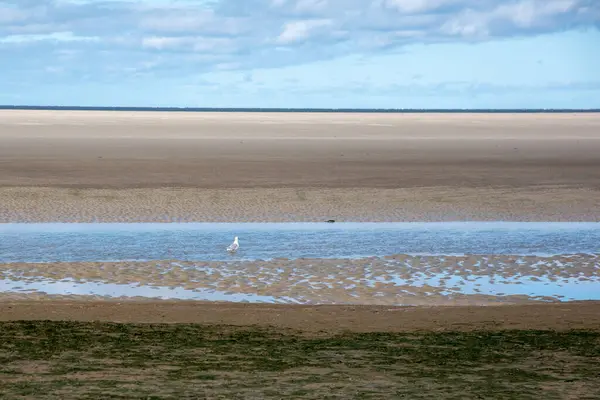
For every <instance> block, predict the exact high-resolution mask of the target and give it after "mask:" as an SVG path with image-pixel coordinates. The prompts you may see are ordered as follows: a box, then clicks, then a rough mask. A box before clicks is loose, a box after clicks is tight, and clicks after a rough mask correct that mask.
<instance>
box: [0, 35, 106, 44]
mask: <svg viewBox="0 0 600 400" xmlns="http://www.w3.org/2000/svg"><path fill="white" fill-rule="evenodd" d="M98 40H99V38H98V37H93V36H76V35H73V33H72V32H53V33H49V34H31V35H8V36H4V37H0V43H27V42H42V41H52V42H94V41H98Z"/></svg>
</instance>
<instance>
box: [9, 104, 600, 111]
mask: <svg viewBox="0 0 600 400" xmlns="http://www.w3.org/2000/svg"><path fill="white" fill-rule="evenodd" d="M0 110H47V111H54V110H56V111H165V112H166V111H171V112H173V111H175V112H299V113H302V112H307V113H308V112H339V113H344V112H353V113H361V112H362V113H411V112H412V113H490V112H493V113H572V112H578V113H600V108H351V107H340V108H324V107H315V108H311V107H306V108H303V107H174V106H171V107H165V106H157V107H152V106H46V105H1V104H0Z"/></svg>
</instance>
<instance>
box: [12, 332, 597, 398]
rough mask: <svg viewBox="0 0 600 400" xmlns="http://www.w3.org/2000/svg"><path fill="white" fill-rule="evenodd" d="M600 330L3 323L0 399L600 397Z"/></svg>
mask: <svg viewBox="0 0 600 400" xmlns="http://www.w3.org/2000/svg"><path fill="white" fill-rule="evenodd" d="M599 377H600V332H596V331H569V332H552V331H501V332H491V331H490V332H487V331H486V332H414V333H345V334H338V335H332V334H327V333H320V334H318V335H307V334H303V333H300V332H294V331H283V330H274V329H267V328H260V327H244V328H241V327H232V326H214V325H210V326H207V325H198V324H172V325H169V324H117V323H95V322H92V323H85V322H50V321H28V322H24V321H19V322H4V323H0V397H1V398H17V397H20V396H25V397H31V398H36V399H41V398H44V399H47V398H55V399H70V398H78V399H79V398H84V399H85V398H89V399H101V398H113V399H119V398H121V399H125V398H146V399H187V398H213V399H217V398H222V399H270V398H277V399H279V398H284V399H390V398H409V399H541V398H543V399H545V400H546V399H548V400H550V399H563V398H577V399H593V398H595V399H597V398H599V397H597V396H599V395H600V378H599Z"/></svg>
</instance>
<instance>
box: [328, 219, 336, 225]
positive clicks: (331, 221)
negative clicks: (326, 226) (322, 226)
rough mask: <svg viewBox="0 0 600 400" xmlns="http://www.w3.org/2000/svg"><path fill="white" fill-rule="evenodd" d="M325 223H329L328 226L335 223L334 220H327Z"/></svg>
mask: <svg viewBox="0 0 600 400" xmlns="http://www.w3.org/2000/svg"><path fill="white" fill-rule="evenodd" d="M327 222H329V223H330V224H333V223H334V222H335V219H328V220H327Z"/></svg>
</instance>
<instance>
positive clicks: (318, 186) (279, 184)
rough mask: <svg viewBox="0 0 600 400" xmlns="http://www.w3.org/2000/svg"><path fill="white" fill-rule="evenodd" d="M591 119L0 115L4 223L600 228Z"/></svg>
mask: <svg viewBox="0 0 600 400" xmlns="http://www.w3.org/2000/svg"><path fill="white" fill-rule="evenodd" d="M598 154H600V114H454V115H452V114H319V113H308V114H298V113H156V112H155V113H152V112H139V113H129V112H88V111H76V112H68V111H0V160H1V164H0V165H1V174H0V222H23V221H27V222H34V221H74V222H77V221H94V220H97V221H199V220H201V221H241V220H243V221H320V220H323V219H330V218H333V219H339V220H344V221H410V220H422V221H427V220H431V221H443V220H497V219H503V220H522V221H530V220H534V221H539V220H542V221H571V220H573V221H574V220H577V221H598V220H600V196H599V195H598V190H599V189H600V157H598Z"/></svg>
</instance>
